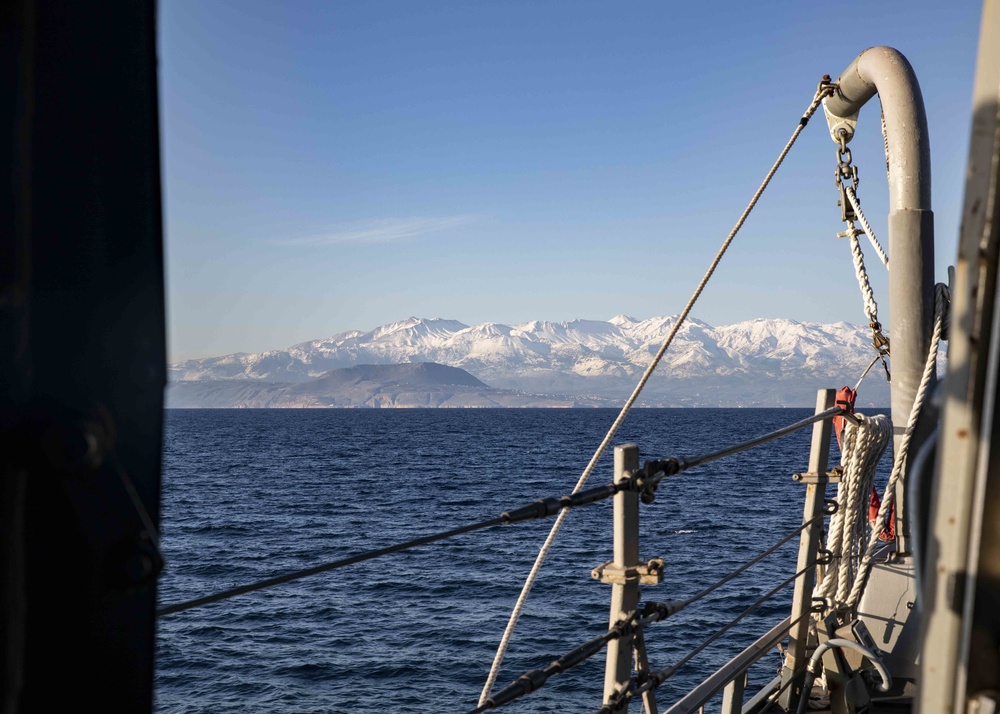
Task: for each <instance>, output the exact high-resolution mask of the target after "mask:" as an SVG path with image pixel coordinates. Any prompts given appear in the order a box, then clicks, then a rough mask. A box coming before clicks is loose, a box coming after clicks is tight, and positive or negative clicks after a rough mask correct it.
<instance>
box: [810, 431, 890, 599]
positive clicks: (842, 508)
mask: <svg viewBox="0 0 1000 714" xmlns="http://www.w3.org/2000/svg"><path fill="white" fill-rule="evenodd" d="M855 416H857V418H858V419H859V423H858V424H852V423H850V422H847V423H846V424H845V425H844V431H843V433H842V434H841V438H842V442H843V447H842V448H841V459H840V464H841V467H842V469H843V471H842V473H841V477H840V483H839V484H837V503H838V504H839V508H838V509H837V512H836V513H834V514H833V516H831V517H830V526H829V529H828V535H827V545H826V549H827V550H828V551H830V552H831V553H833V556H834V558H839V564H838V565H837V566H836V567H830V568H828V569H827V571H826V573H825V575H824V577H823V582H822V584H821V585H820V587H819V588H818V594H819V595H820V596H821V597H827V598H833V599H835V600H836V601H837V602H844V601H846V599H847V596H848V593H849V590H850V587H851V585H853V583H854V580H855V578H856V576H857V572H858V567H859V564H860V561H861V554H862V551H863V549H864V546H865V543H866V542H867V534H868V533H867V528H868V523H867V518H865V517H862V514H865V515H867V512H868V501H869V494H870V493H871V490H872V484H873V483H874V482H875V470H876V468H877V467H878V462H879V461H880V460H881V458H882V454H883V453H885V449H886V447H887V446H888V445H889V441H890V439H892V422H891V421H890V420H889V418H888V417H887V416H885V415H884V414H877V415H875V416H872V417H867V416H865V415H863V414H856V415H855Z"/></svg>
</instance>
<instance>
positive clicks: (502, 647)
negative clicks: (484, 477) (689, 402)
mask: <svg viewBox="0 0 1000 714" xmlns="http://www.w3.org/2000/svg"><path fill="white" fill-rule="evenodd" d="M829 79H830V78H829V77H824V78H823V81H822V82H820V83H819V86H818V87H817V88H816V94H815V95H814V96H813V99H812V101H811V102H810V103H809V106H808V107H807V108H806V111H805V112H804V113H803V114H802V117H801V118H800V119H799V123H798V124H797V125H796V127H795V130H794V131H792V135H791V137H790V138H789V139H788V141H787V142H786V143H785V146H784V148H783V149H782V150H781V151H780V152H779V154H778V158H777V159H776V160H775V162H774V164H773V165H772V166H771V168H770V170H769V171H768V172H767V175H766V176H765V177H764V180H763V181H762V182H761V184H760V186H759V187H758V188H757V191H756V192H755V193H754V195H753V197H752V198H751V199H750V203H749V204H747V207H746V208H745V209H743V213H742V214H740V217H739V219H737V221H736V224H735V225H734V226H733V228H732V230H731V231H730V232H729V235H728V236H726V239H725V240H724V241H723V242H722V245H721V246H720V248H719V250H718V252H717V253H716V254H715V258H713V259H712V262H711V264H710V265H709V266H708V270H706V271H705V275H704V276H703V277H702V279H701V281H700V282H699V283H698V286H697V287H696V288H695V290H694V292H693V293H692V294H691V297H690V298H689V299H688V301H687V304H686V305H685V306H684V309H683V310H681V313H680V315H679V316H678V317H677V322H675V323H674V326H673V327H672V328H671V329H670V332H669V334H668V335H667V336H666V338H665V339H664V340H663V344H661V345H660V348H659V349H658V350H657V352H656V354H655V355H654V356H653V359H652V360H650V363H649V366H648V367H647V368H646V371H645V372H643V374H642V377H641V378H640V379H639V383H638V384H637V385H636V386H635V389H634V390H633V391H632V394H631V395H630V396H629V398H628V399H627V400H626V401H625V405H624V406H623V407H622V409H621V412H620V413H619V414H618V416H617V417H616V418H615V421H614V423H612V425H611V428H609V429H608V433H607V434H606V435H605V437H604V439H603V440H602V441H601V443H600V444H599V445H598V447H597V449H596V450H595V451H594V455H593V456H592V457H591V458H590V461H589V462H588V463H587V466H586V468H584V470H583V473H582V474H580V478H579V480H578V481H577V483H576V487H575V488H574V489H573V490H574V491H579V490H580V489H582V488H583V486H584V484H586V483H587V479H589V478H590V474H591V473H592V472H593V470H594V467H595V466H597V462H598V461H599V460H600V458H601V456H602V455H603V454H604V452H605V450H606V449H607V448H608V446H609V445H610V444H611V440H612V439H614V436H615V434H617V433H618V429H619V428H620V427H621V425H622V422H624V421H625V417H626V416H627V415H628V413H629V410H630V409H631V408H632V405H633V404H635V402H636V400H637V399H638V398H639V394H640V393H641V392H642V390H643V388H644V387H645V386H646V382H648V381H649V379H650V377H652V376H653V371H654V370H655V369H656V366H657V365H658V364H659V363H660V360H661V359H663V355H664V354H665V353H666V351H667V349H668V348H669V347H670V345H671V344H672V343H673V341H674V337H675V336H676V335H677V333H678V331H679V330H680V328H681V325H683V324H684V322H685V320H687V317H688V315H689V314H690V313H691V310H692V308H694V304H695V303H696V302H697V301H698V298H699V297H701V293H702V292H703V291H704V289H705V286H706V285H707V284H708V281H709V280H710V279H711V277H712V275H713V274H714V273H715V269H716V268H717V267H718V266H719V263H720V262H721V261H722V257H723V256H724V255H725V254H726V251H727V250H728V249H729V245H730V244H731V243H732V242H733V239H734V238H735V237H736V234H737V233H738V232H739V230H740V228H742V227H743V224H744V223H745V222H746V219H747V217H748V216H749V215H750V212H751V211H752V210H753V209H754V206H756V205H757V201H758V200H760V197H761V195H762V194H763V193H764V189H766V188H767V186H768V184H770V183H771V179H772V178H773V177H774V174H775V173H777V171H778V168H779V167H780V166H781V164H782V163H783V162H784V160H785V157H786V156H787V155H788V152H789V151H791V149H792V146H793V145H794V144H795V141H796V140H797V139H798V138H799V134H801V133H802V130H803V129H805V127H806V124H808V123H809V119H810V118H811V117H812V116H813V114H815V113H816V110H818V109H819V107H820V104H821V103H822V101H823V99H825V98H826V97H827V96H829V95H830V94H832V93H833V91H834V87H835V85H834V84H832V83H831V82H830V81H829ZM568 515H569V511H566V510H563V511H561V512H560V513H559V516H558V518H556V522H555V523H553V524H552V530H551V531H550V532H549V535H548V536H547V537H546V539H545V542H544V543H543V544H542V547H541V548H540V549H539V551H538V556H537V557H536V558H535V563H534V565H532V566H531V570H530V571H529V572H528V577H527V578H525V581H524V586H523V587H522V588H521V594H520V595H519V596H518V598H517V602H516V603H515V604H514V609H513V610H512V611H511V614H510V619H509V620H508V622H507V627H506V629H505V630H504V633H503V636H502V637H501V638H500V644H499V646H498V647H497V653H496V656H495V657H494V658H493V665H492V666H491V667H490V673H489V675H488V676H487V677H486V683H485V684H484V685H483V691H482V692H481V693H480V695H479V702H480V703H483V702H485V701H486V699H487V697H489V695H490V691H491V690H492V689H493V683H494V682H496V678H497V674H498V673H499V671H500V664H501V663H502V662H503V658H504V654H505V653H506V652H507V646H508V645H509V644H510V638H511V636H512V635H513V633H514V627H515V626H516V625H517V620H518V618H519V617H520V616H521V610H523V609H524V603H525V602H526V601H527V599H528V594H529V593H530V592H531V588H532V586H533V585H534V582H535V579H536V578H537V577H538V572H539V570H540V569H541V567H542V563H543V562H545V558H546V556H547V555H548V552H549V550H550V549H551V548H552V543H553V542H555V539H556V535H557V534H558V533H559V529H560V528H562V524H563V523H564V522H565V520H566V518H567V517H568Z"/></svg>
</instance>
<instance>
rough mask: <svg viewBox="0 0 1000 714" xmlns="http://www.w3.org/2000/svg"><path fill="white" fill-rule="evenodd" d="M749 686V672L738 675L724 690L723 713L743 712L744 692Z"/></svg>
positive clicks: (736, 713) (738, 713) (739, 713)
mask: <svg viewBox="0 0 1000 714" xmlns="http://www.w3.org/2000/svg"><path fill="white" fill-rule="evenodd" d="M746 688H747V673H746V672H743V675H742V676H739V677H737V678H736V679H734V680H733V681H732V682H730V683H729V684H727V685H726V688H725V689H724V690H722V714H741V712H742V711H743V693H744V692H745V691H746Z"/></svg>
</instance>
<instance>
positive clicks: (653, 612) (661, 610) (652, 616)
mask: <svg viewBox="0 0 1000 714" xmlns="http://www.w3.org/2000/svg"><path fill="white" fill-rule="evenodd" d="M824 516H825V514H819V515H817V516H815V517H813V518H810V519H809V520H808V521H806V522H805V523H803V524H802V525H801V526H800V527H799V528H796V529H795V530H794V531H792V532H791V533H789V534H788V535H787V536H785V537H784V538H782V539H781V540H780V541H778V542H777V543H776V544H774V545H773V546H771V547H770V548H768V549H767V550H765V551H764V552H762V553H760V554H759V555H757V556H756V557H754V558H753V559H752V560H749V561H747V562H746V563H744V564H743V565H741V566H740V567H739V568H737V569H736V570H734V571H733V572H731V573H729V574H728V575H726V576H725V577H723V578H722V579H720V580H718V581H716V582H715V583H713V584H712V585H709V586H708V587H707V588H705V589H704V590H701V591H700V592H698V593H696V594H694V595H692V596H691V597H689V598H687V599H685V600H673V601H670V602H665V603H663V602H653V603H647V604H646V605H644V606H643V607H642V608H641V609H639V610H636V611H635V612H633V613H631V614H630V615H629V616H628V617H627V618H625V619H624V620H621V621H620V622H617V623H615V625H614V626H613V627H611V628H609V629H608V631H607V632H605V633H604V634H602V635H599V636H597V637H594V638H591V639H590V640H587V641H586V642H585V643H583V644H582V645H580V646H579V647H577V648H575V649H573V650H571V651H570V652H567V653H566V654H564V655H563V656H562V657H559V658H558V659H557V660H555V661H553V662H552V663H551V664H550V665H549V666H548V667H546V668H545V669H536V670H532V671H530V672H525V673H524V674H522V675H521V676H520V677H518V678H517V679H515V680H514V682H513V683H512V684H510V685H509V686H507V687H505V688H504V689H501V690H500V691H499V692H496V693H494V694H491V695H490V696H489V697H488V698H487V699H486V701H485V702H481V703H480V704H479V706H478V707H476V708H475V709H473V710H471V711H470V712H468V714H481V713H482V712H485V711H487V710H489V709H496V708H498V707H502V706H504V705H505V704H509V703H510V702H512V701H514V700H515V699H519V698H520V697H523V696H525V695H527V694H530V693H531V692H534V691H536V690H538V689H540V688H541V687H542V686H544V685H545V683H546V682H547V681H548V680H549V678H550V677H553V676H554V675H556V674H562V673H563V672H565V671H567V670H568V669H571V668H573V667H575V666H577V665H578V664H582V663H583V662H585V661H587V660H588V659H590V658H591V657H593V656H594V655H595V654H597V653H598V652H600V651H601V650H603V649H604V647H605V646H607V644H608V643H609V642H611V641H612V640H616V639H619V638H620V637H623V636H627V635H630V634H632V633H633V632H634V631H635V630H636V629H638V628H639V627H642V626H644V625H648V624H651V623H654V622H660V621H662V620H665V619H667V618H668V617H670V616H671V615H675V614H677V613H678V612H680V611H681V610H683V609H684V608H686V607H688V606H689V605H693V604H694V603H696V602H698V601H699V600H701V599H702V598H704V597H706V596H707V595H710V594H711V593H713V592H715V591H716V590H718V589H719V588H720V587H722V586H723V585H725V584H727V583H729V582H730V581H731V580H733V579H734V578H736V577H737V576H739V575H740V574H742V573H743V572H745V571H746V570H748V569H749V568H751V567H753V566H754V565H756V564H757V563H759V562H760V561H762V560H763V559H764V558H766V557H767V556H769V555H771V554H773V553H774V552H775V551H776V550H777V549H778V548H780V547H781V546H783V545H785V544H786V543H788V541H790V540H791V539H792V538H794V537H795V536H796V535H798V534H799V533H801V532H802V531H803V530H805V529H806V528H808V527H809V526H811V525H812V524H813V523H814V522H815V521H817V520H819V519H822V518H823V517H824ZM786 584H787V583H786ZM782 587H783V586H782ZM791 626H792V623H790V624H789V629H791Z"/></svg>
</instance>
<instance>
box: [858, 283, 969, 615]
mask: <svg viewBox="0 0 1000 714" xmlns="http://www.w3.org/2000/svg"><path fill="white" fill-rule="evenodd" d="M948 300H949V297H948V288H947V286H945V285H941V284H938V285H936V286H935V287H934V329H933V331H932V332H931V346H930V350H928V353H927V362H926V363H925V364H924V373H923V375H922V376H921V378H920V386H919V387H918V388H917V394H916V396H915V397H914V399H913V407H912V409H910V418H909V419H908V420H907V422H906V430H905V431H904V432H903V437H902V438H901V439H900V440H899V451H898V452H897V453H896V455H895V458H894V460H893V464H892V473H891V474H890V475H889V482H888V483H887V484H886V486H885V493H884V494H883V496H882V505H881V506H880V507H879V509H878V516H877V517H876V519H875V528H874V529H873V530H872V533H871V536H870V537H869V539H868V547H867V548H866V549H865V554H864V557H863V558H862V560H861V565H860V566H859V568H858V577H857V578H856V579H855V581H854V587H853V588H852V589H851V594H850V596H849V597H848V599H847V604H848V605H849V606H850V607H854V606H855V605H857V603H858V600H860V599H861V593H862V591H863V590H864V588H865V585H866V584H867V583H868V576H869V574H870V573H871V567H872V556H873V555H874V554H875V549H876V548H877V547H878V540H879V538H878V537H879V534H880V533H881V532H882V528H881V524H882V523H884V522H885V515H886V513H888V512H889V508H890V506H892V503H893V501H894V500H895V498H896V483H897V482H898V481H899V479H900V478H902V477H903V467H904V466H905V465H906V454H907V452H908V451H909V448H910V439H912V438H913V430H914V429H915V428H916V426H917V418H918V417H919V416H920V410H921V408H922V407H923V404H924V399H925V398H926V397H927V389H928V388H929V387H930V384H931V380H932V379H933V377H934V375H935V373H936V371H937V354H938V345H939V344H940V343H941V330H942V327H943V325H944V320H945V313H946V311H947V304H948Z"/></svg>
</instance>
